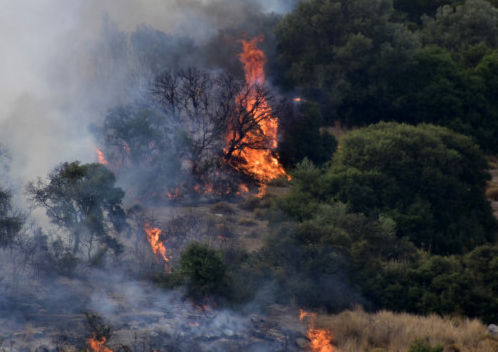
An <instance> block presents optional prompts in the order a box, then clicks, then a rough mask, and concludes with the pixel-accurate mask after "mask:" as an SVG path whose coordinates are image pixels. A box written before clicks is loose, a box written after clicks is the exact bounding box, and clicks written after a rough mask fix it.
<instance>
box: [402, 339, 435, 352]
mask: <svg viewBox="0 0 498 352" xmlns="http://www.w3.org/2000/svg"><path fill="white" fill-rule="evenodd" d="M408 352H443V346H441V345H437V346H431V345H430V344H429V343H428V342H426V341H415V342H413V343H412V344H411V345H410V349H409V350H408Z"/></svg>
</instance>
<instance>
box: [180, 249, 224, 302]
mask: <svg viewBox="0 0 498 352" xmlns="http://www.w3.org/2000/svg"><path fill="white" fill-rule="evenodd" d="M180 273H181V275H182V276H183V277H184V279H186V280H187V285H188V287H189V292H190V294H191V295H192V296H194V297H196V298H204V297H205V296H206V295H214V294H218V295H220V294H221V295H225V294H227V292H224V291H225V289H226V288H227V285H226V267H225V264H224V262H223V259H222V257H221V255H220V253H217V252H216V251H215V250H213V249H210V248H209V247H206V246H205V245H202V244H200V243H191V244H190V245H189V246H188V247H187V248H186V249H185V250H184V251H183V252H182V256H181V258H180Z"/></svg>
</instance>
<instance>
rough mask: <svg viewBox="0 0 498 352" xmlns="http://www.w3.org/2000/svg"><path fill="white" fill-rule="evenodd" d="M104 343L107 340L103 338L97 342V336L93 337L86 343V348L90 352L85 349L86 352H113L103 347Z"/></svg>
mask: <svg viewBox="0 0 498 352" xmlns="http://www.w3.org/2000/svg"><path fill="white" fill-rule="evenodd" d="M106 341H107V339H106V338H105V337H104V336H102V339H100V340H99V339H98V338H97V336H95V335H93V336H92V337H91V338H89V339H88V341H87V342H88V346H89V347H90V348H91V350H88V349H87V352H113V351H112V350H111V349H109V348H107V347H105V346H104V344H105V343H106Z"/></svg>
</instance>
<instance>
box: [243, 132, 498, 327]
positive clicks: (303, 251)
mask: <svg viewBox="0 0 498 352" xmlns="http://www.w3.org/2000/svg"><path fill="white" fill-rule="evenodd" d="M486 168H487V163H486V160H485V159H484V158H483V156H482V154H481V152H480V151H479V148H478V147H476V145H475V144H474V143H472V141H471V140H470V139H469V138H468V137H465V136H462V135H459V134H457V133H455V132H452V131H450V130H448V129H446V128H443V127H436V126H432V125H419V126H417V127H415V126H410V125H401V124H396V123H380V124H378V125H372V126H370V127H368V128H363V129H358V130H356V131H353V132H350V133H349V134H347V135H345V136H344V137H343V139H342V140H341V144H340V146H339V149H338V152H337V153H336V154H335V156H334V158H333V160H332V162H331V163H329V164H326V165H324V166H322V167H317V166H315V165H314V164H313V163H311V162H310V161H309V160H306V159H305V160H304V161H303V162H301V163H299V164H298V165H297V167H296V169H295V170H294V172H293V174H292V176H293V179H292V188H291V191H290V192H289V193H288V194H286V195H285V196H282V197H281V198H279V199H277V200H276V201H275V202H274V203H273V205H272V206H271V207H270V208H269V209H268V211H267V212H266V217H267V218H268V219H269V220H270V224H271V232H270V234H269V236H268V239H267V242H266V244H265V246H264V247H263V249H262V250H261V251H260V252H259V253H258V255H257V256H255V257H254V258H253V260H254V261H256V263H254V264H253V266H252V267H253V268H254V269H253V271H254V272H255V273H258V275H261V273H262V272H263V273H266V275H267V277H271V278H273V280H275V281H276V282H277V283H278V287H279V290H277V292H278V298H279V299H280V300H282V301H284V300H286V299H287V300H289V299H293V300H295V301H296V302H298V303H299V304H301V305H311V306H316V307H322V308H327V309H329V310H335V309H338V308H343V307H347V306H348V304H349V305H350V304H352V303H360V304H366V305H367V307H371V308H375V309H390V310H395V311H409V312H415V313H422V314H427V313H434V312H435V313H439V314H465V315H467V316H472V317H480V318H481V319H484V320H485V321H487V322H492V321H494V320H496V319H497V318H498V316H497V315H496V312H497V311H498V299H497V298H496V297H498V276H497V275H496V272H497V271H496V270H497V265H498V261H497V259H496V257H497V255H498V252H497V251H498V247H497V246H496V245H494V244H493V241H492V240H493V234H494V233H493V231H494V229H496V227H495V225H496V223H495V220H494V219H493V217H492V214H491V211H490V207H489V204H488V203H487V201H486V200H485V198H484V189H485V184H486V180H487V179H488V178H489V175H488V174H487V171H486ZM338 287H339V288H340V289H339V290H337V288H338ZM338 291H339V292H338ZM341 292H342V293H343V295H341Z"/></svg>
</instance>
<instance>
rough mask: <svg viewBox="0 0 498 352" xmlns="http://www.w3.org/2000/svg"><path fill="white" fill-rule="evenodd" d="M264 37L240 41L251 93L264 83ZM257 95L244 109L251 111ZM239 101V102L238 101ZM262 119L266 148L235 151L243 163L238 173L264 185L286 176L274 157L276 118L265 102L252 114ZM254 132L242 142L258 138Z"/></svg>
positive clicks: (241, 55) (276, 132) (241, 56)
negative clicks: (252, 176)
mask: <svg viewBox="0 0 498 352" xmlns="http://www.w3.org/2000/svg"><path fill="white" fill-rule="evenodd" d="M263 39H264V38H263V36H260V37H256V38H254V39H252V40H249V41H247V40H241V41H240V42H241V43H242V53H241V54H240V55H239V58H240V61H241V62H242V63H243V64H244V71H245V79H246V84H247V86H248V88H249V89H252V90H254V88H255V87H258V86H261V85H263V84H264V83H265V71H264V66H265V64H266V56H265V54H264V52H263V51H262V50H261V49H259V48H258V43H260V42H262V41H263ZM255 94H256V93H255V92H254V93H252V95H253V97H251V96H249V99H248V100H247V102H246V106H245V109H246V110H247V111H252V110H253V108H254V107H255V104H256V99H257V98H256V97H255V96H254V95H255ZM241 100H242V99H241ZM267 114H270V116H265V118H262V119H260V122H259V128H260V129H261V131H262V132H263V134H264V135H265V137H266V138H267V139H268V148H267V149H251V148H248V147H246V148H244V149H242V150H241V151H239V152H238V157H239V158H240V159H242V160H243V161H244V162H243V163H241V164H240V165H238V166H236V168H238V169H240V170H241V171H245V172H247V173H249V174H251V175H254V176H255V177H256V178H257V179H258V181H260V182H262V183H266V182H268V181H270V180H273V179H275V178H278V177H281V176H286V177H288V176H287V174H286V172H285V170H284V168H283V167H282V165H281V164H280V162H279V161H278V159H277V158H276V157H275V156H274V153H273V152H272V150H274V149H276V148H277V146H278V139H277V134H278V118H277V117H276V116H273V115H272V110H271V108H270V107H269V104H268V102H267V101H266V100H265V101H263V102H262V103H261V102H259V104H258V106H257V109H256V111H255V115H256V116H255V118H258V117H261V116H263V115H267ZM258 120H259V119H258ZM257 138H258V137H257V136H255V135H254V133H252V134H251V133H249V134H248V135H247V136H246V137H245V138H244V139H245V140H246V141H247V142H248V143H245V144H247V145H251V143H250V141H251V140H254V139H257Z"/></svg>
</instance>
